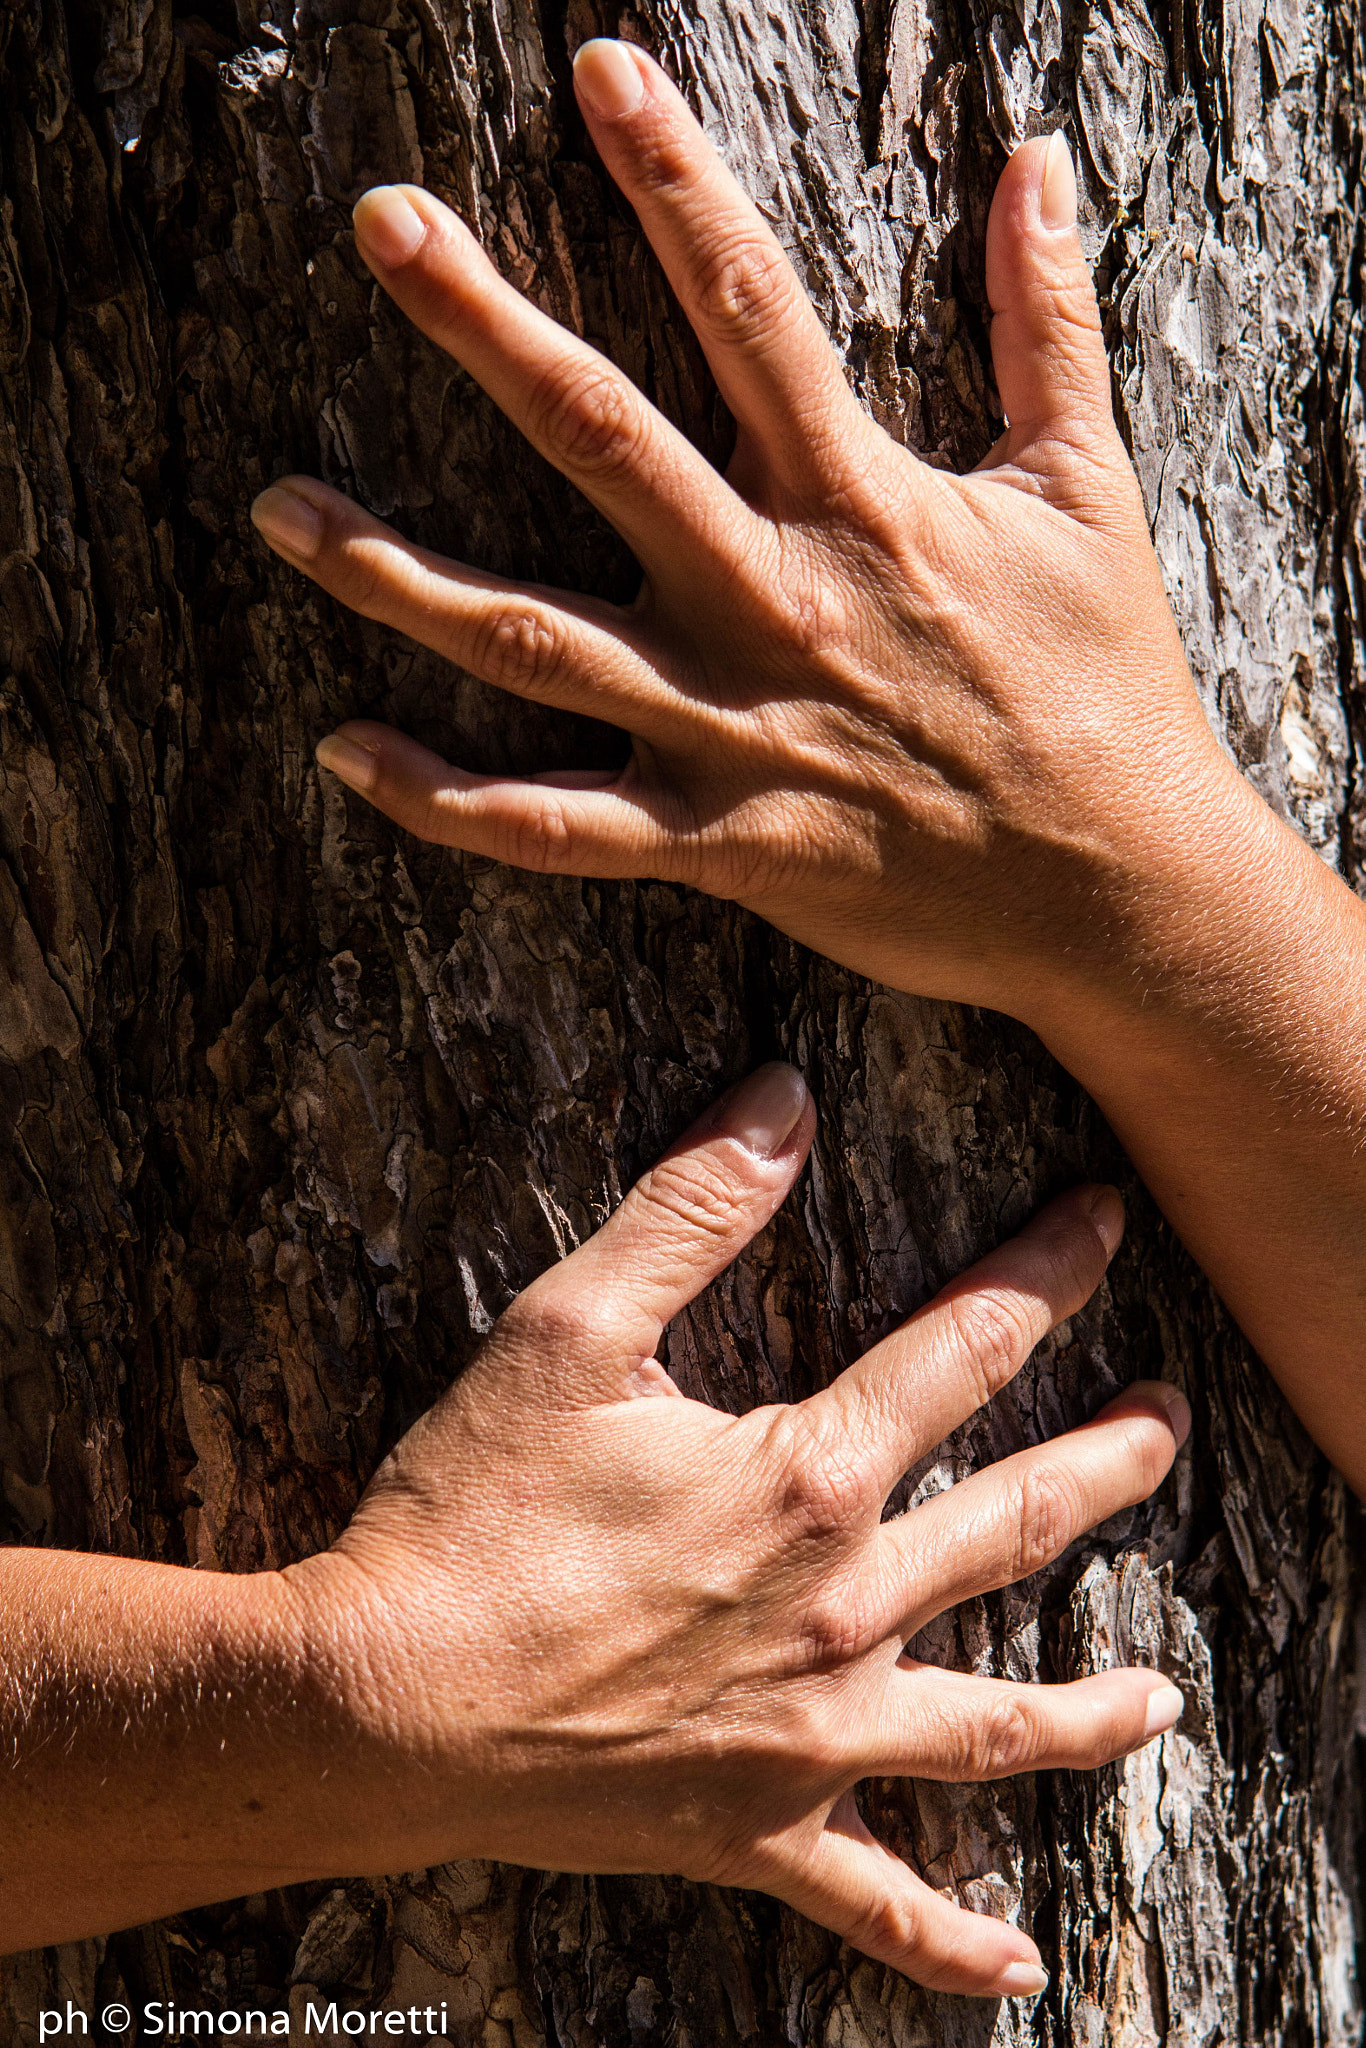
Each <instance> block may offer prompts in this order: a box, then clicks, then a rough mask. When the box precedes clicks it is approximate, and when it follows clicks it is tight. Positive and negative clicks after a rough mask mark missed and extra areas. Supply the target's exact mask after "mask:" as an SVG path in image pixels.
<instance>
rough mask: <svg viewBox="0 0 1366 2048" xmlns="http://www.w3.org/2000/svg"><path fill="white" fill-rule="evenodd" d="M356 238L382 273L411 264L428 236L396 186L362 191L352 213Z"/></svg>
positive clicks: (420, 217)
mask: <svg viewBox="0 0 1366 2048" xmlns="http://www.w3.org/2000/svg"><path fill="white" fill-rule="evenodd" d="M351 222H352V225H353V227H354V228H355V230H356V239H357V241H359V242H361V243H362V244H363V245H364V247H365V248H366V249H367V250H368V251H369V252H370V254H371V255H372V256H373V257H374V258H375V260H376V262H378V263H379V264H380V265H381V266H382V267H383V268H384V269H385V270H397V269H398V268H399V267H400V265H402V264H404V263H408V262H411V260H412V258H413V257H414V256H416V254H417V252H418V250H419V249H420V248H421V247H422V243H423V241H424V239H425V237H426V233H427V223H426V221H425V220H424V219H423V218H422V215H421V214H420V213H419V212H418V210H417V208H416V207H415V206H414V205H413V204H412V203H411V201H409V200H407V199H405V198H404V196H403V194H402V193H401V192H400V191H399V189H398V186H397V185H376V186H375V187H374V189H373V190H372V191H369V192H363V193H362V194H361V196H360V198H359V199H358V200H357V201H356V203H355V206H354V207H353V208H352V210H351Z"/></svg>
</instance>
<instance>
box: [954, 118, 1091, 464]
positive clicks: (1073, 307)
mask: <svg viewBox="0 0 1366 2048" xmlns="http://www.w3.org/2000/svg"><path fill="white" fill-rule="evenodd" d="M986 272H987V297H988V298H989V299H990V301H991V310H992V315H993V318H992V323H991V356H992V362H993V364H994V366H995V370H996V388H997V389H998V391H999V392H1000V394H1001V404H1002V405H1003V406H1004V408H1005V414H1006V418H1007V419H1008V420H1009V422H1010V425H1011V428H1012V429H1013V430H1014V433H1015V435H1016V436H1017V437H1020V438H1023V439H1024V440H1026V441H1027V440H1032V439H1034V438H1035V437H1036V436H1040V435H1046V434H1048V433H1049V432H1053V433H1057V434H1059V435H1060V436H1061V437H1063V438H1066V439H1069V440H1071V439H1075V438H1077V437H1078V435H1079V434H1080V436H1081V437H1083V438H1084V437H1085V436H1086V434H1087V430H1088V429H1092V430H1093V429H1096V428H1103V429H1105V430H1110V429H1111V428H1112V426H1113V415H1112V412H1111V406H1110V366H1109V364H1108V362H1107V361H1106V356H1105V343H1104V340H1103V338H1102V335H1101V328H1100V309H1099V307H1098V306H1097V304H1096V294H1095V287H1094V286H1093V285H1092V283H1091V274H1090V271H1089V270H1088V269H1087V267H1086V258H1085V257H1084V256H1083V254H1082V249H1081V242H1080V240H1079V239H1078V236H1077V180H1076V173H1075V171H1074V170H1073V168H1072V156H1071V152H1070V150H1069V149H1068V147H1067V144H1066V142H1065V140H1064V139H1063V137H1062V136H1061V135H1059V134H1055V135H1051V136H1049V137H1048V138H1047V139H1045V138H1044V137H1042V136H1039V137H1036V138H1035V140H1033V141H1032V142H1025V143H1022V144H1021V145H1020V147H1019V149H1017V150H1016V151H1015V154H1014V155H1013V156H1012V157H1011V159H1010V161H1009V163H1008V164H1007V165H1006V167H1005V169H1004V171H1002V173H1001V178H1000V182H999V184H998V185H997V187H996V192H995V195H994V197H993V199H992V202H991V214H990V217H989V219H988V221H987V251H986Z"/></svg>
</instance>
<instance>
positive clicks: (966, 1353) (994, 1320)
mask: <svg viewBox="0 0 1366 2048" xmlns="http://www.w3.org/2000/svg"><path fill="white" fill-rule="evenodd" d="M949 1317H950V1322H951V1324H952V1327H953V1333H954V1338H955V1341H956V1343H957V1345H958V1348H959V1349H960V1351H961V1352H962V1354H963V1357H964V1359H965V1360H966V1362H967V1364H968V1366H969V1368H970V1370H971V1372H972V1374H973V1376H974V1379H975V1381H976V1384H977V1397H978V1401H979V1403H980V1404H982V1405H985V1404H986V1402H988V1401H989V1400H990V1399H991V1398H992V1396H993V1395H994V1394H997V1393H999V1392H1000V1390H1001V1388H1002V1387H1004V1386H1005V1385H1007V1384H1008V1382H1009V1381H1010V1380H1012V1379H1014V1377H1015V1375H1016V1373H1017V1372H1018V1371H1019V1369H1020V1367H1021V1366H1022V1365H1023V1364H1024V1362H1025V1360H1026V1358H1028V1356H1029V1354H1030V1352H1031V1351H1032V1350H1033V1348H1034V1342H1035V1338H1034V1330H1033V1327H1032V1325H1031V1323H1030V1320H1029V1314H1028V1311H1027V1310H1026V1308H1025V1306H1024V1303H1023V1302H1022V1301H1021V1300H1020V1298H1019V1296H1018V1295H1016V1294H1014V1293H1012V1292H1011V1291H1010V1290H1009V1289H1007V1288H1003V1287H975V1288H973V1289H972V1290H971V1292H968V1293H964V1294H959V1295H955V1296H953V1297H952V1298H951V1300H950V1302H949Z"/></svg>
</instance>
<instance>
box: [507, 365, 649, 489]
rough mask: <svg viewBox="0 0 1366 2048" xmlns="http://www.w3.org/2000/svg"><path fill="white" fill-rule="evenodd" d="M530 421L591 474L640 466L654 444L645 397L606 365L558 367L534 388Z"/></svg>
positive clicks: (558, 453) (558, 454) (557, 452)
mask: <svg viewBox="0 0 1366 2048" xmlns="http://www.w3.org/2000/svg"><path fill="white" fill-rule="evenodd" d="M528 417H529V419H530V421H531V423H532V426H533V434H534V438H535V439H536V440H538V441H539V442H541V443H542V444H543V445H544V446H545V447H547V448H549V449H550V450H552V451H553V454H554V457H555V459H556V460H557V461H558V462H562V463H564V464H565V465H567V466H569V467H571V468H573V469H575V470H578V471H579V472H581V473H582V474H584V475H587V476H594V477H604V478H605V477H610V476H613V475H617V474H620V473H621V472H622V471H625V470H630V469H632V468H634V467H635V466H636V465H637V463H638V462H639V461H640V458H641V456H642V455H643V453H644V450H645V447H646V444H647V442H648V440H649V419H648V415H647V414H646V411H645V408H644V406H643V405H642V403H641V401H640V399H639V396H638V395H637V394H636V393H635V392H634V391H633V390H632V388H631V386H630V385H629V384H628V383H627V382H626V380H625V379H624V378H623V377H622V376H621V374H620V372H619V371H616V370H614V369H613V368H612V367H611V365H610V364H609V363H606V362H604V363H601V364H598V363H593V362H576V363H572V364H570V365H568V366H566V365H565V364H563V363H556V364H555V365H554V366H553V367H552V368H551V369H549V370H548V371H546V372H545V373H544V375H543V376H542V377H541V378H540V379H539V381H538V382H537V384H536V385H535V387H534V388H533V390H532V392H531V395H530V398H529V401H528Z"/></svg>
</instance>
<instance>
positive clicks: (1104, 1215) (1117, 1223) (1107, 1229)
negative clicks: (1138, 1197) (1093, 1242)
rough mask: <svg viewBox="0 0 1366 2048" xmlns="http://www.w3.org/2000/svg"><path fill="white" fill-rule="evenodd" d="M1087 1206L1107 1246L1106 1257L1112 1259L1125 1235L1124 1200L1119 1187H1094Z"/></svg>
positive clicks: (1099, 1234) (1097, 1233) (1099, 1235)
mask: <svg viewBox="0 0 1366 2048" xmlns="http://www.w3.org/2000/svg"><path fill="white" fill-rule="evenodd" d="M1087 1207H1088V1210H1089V1212H1090V1217H1091V1221H1092V1223H1094V1225H1095V1226H1096V1235H1097V1236H1098V1237H1099V1239H1100V1241H1101V1243H1102V1244H1103V1245H1104V1246H1105V1253H1106V1257H1107V1258H1111V1259H1112V1258H1113V1257H1114V1255H1115V1253H1116V1252H1117V1251H1118V1250H1119V1241H1120V1239H1121V1238H1122V1237H1123V1235H1124V1202H1123V1199H1122V1198H1121V1196H1120V1192H1119V1189H1118V1188H1111V1187H1099V1188H1092V1190H1091V1199H1090V1201H1089V1203H1088V1204H1087Z"/></svg>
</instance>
